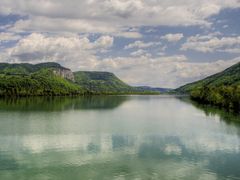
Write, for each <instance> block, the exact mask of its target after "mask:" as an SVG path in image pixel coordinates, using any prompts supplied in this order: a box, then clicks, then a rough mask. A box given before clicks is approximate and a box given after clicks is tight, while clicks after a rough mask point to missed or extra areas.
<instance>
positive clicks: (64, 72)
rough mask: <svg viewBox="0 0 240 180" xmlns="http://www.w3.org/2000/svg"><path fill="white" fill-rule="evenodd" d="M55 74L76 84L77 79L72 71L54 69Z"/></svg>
mask: <svg viewBox="0 0 240 180" xmlns="http://www.w3.org/2000/svg"><path fill="white" fill-rule="evenodd" d="M53 73H54V74H55V75H57V76H60V77H62V78H64V79H68V80H71V81H73V82H75V78H74V75H73V72H72V71H71V70H70V69H65V68H55V69H53Z"/></svg>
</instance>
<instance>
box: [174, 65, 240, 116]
mask: <svg viewBox="0 0 240 180" xmlns="http://www.w3.org/2000/svg"><path fill="white" fill-rule="evenodd" d="M176 91H177V92H179V93H187V94H190V95H191V98H192V99H194V100H196V101H198V102H201V103H206V104H211V105H216V106H219V107H223V108H226V109H228V110H231V111H235V112H240V63H238V64H236V65H234V66H232V67H230V68H228V69H226V70H225V71H223V72H220V73H218V74H215V75H213V76H210V77H208V78H206V79H203V80H201V81H197V82H195V83H191V84H188V85H185V86H183V87H180V88H179V89H177V90H176Z"/></svg>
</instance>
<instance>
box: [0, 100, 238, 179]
mask: <svg viewBox="0 0 240 180" xmlns="http://www.w3.org/2000/svg"><path fill="white" fill-rule="evenodd" d="M0 179H1V180H2V179H3V180H9V179H10V180H28V179H29V180H35V179H36V180H38V179H39V180H42V179H43V180H45V179H54V180H55V179H56V180H61V179H69V180H75V179H89V180H90V179H92V180H94V179H96V180H102V179H103V180H105V179H106V180H108V179H109V180H114V179H116V180H124V179H136V180H141V179H142V180H148V179H184V180H185V179H189V180H197V179H199V180H200V179H202V180H211V179H240V117H239V116H238V115H233V114H229V113H226V112H224V111H221V110H218V109H214V108H209V107H204V106H199V105H197V104H194V103H192V102H191V101H189V100H188V99H185V98H177V97H172V96H106V97H102V96H96V97H80V98H29V99H26V98H22V99H1V100H0Z"/></svg>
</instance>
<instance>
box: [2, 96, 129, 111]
mask: <svg viewBox="0 0 240 180" xmlns="http://www.w3.org/2000/svg"><path fill="white" fill-rule="evenodd" d="M127 99H128V97H127V96H85V97H83V96H80V97H28V98H1V99H0V107H1V108H0V110H7V111H63V110H71V109H103V110H104V109H114V108H116V107H118V106H120V105H121V104H122V103H123V102H124V101H126V100H127Z"/></svg>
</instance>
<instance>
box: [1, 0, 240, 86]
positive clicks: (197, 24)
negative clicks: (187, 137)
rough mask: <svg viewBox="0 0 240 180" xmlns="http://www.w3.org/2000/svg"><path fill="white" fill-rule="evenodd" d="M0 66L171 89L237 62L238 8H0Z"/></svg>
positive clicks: (139, 1)
mask: <svg viewBox="0 0 240 180" xmlns="http://www.w3.org/2000/svg"><path fill="white" fill-rule="evenodd" d="M0 62H7V63H34V64H35V63H41V62H57V63H60V64H61V65H62V66H65V67H68V68H70V69H72V70H73V71H79V70H85V71H86V70H91V71H109V72H113V73H115V74H116V75H117V76H118V77H119V78H121V79H122V80H124V81H125V82H127V83H129V84H130V85H134V86H136V85H138V86H143V85H144V86H153V87H166V88H176V87H179V86H181V85H184V84H186V83H189V82H193V81H196V80H199V79H202V78H204V77H207V76H209V75H212V74H214V73H217V72H219V71H222V70H224V69H226V68H228V67H229V66H231V65H233V64H235V63H238V62H240V0H177V1H176V0H1V1H0Z"/></svg>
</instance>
